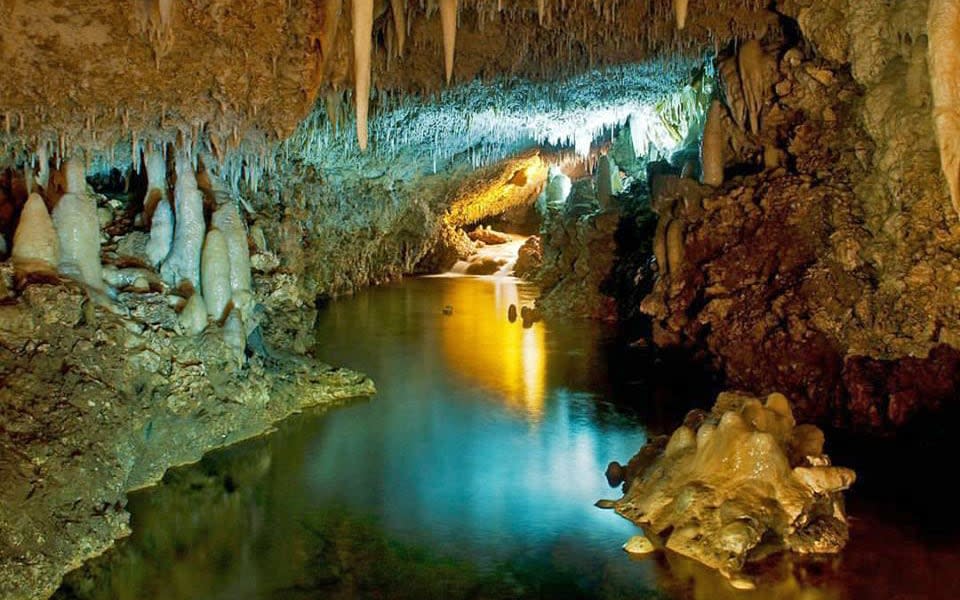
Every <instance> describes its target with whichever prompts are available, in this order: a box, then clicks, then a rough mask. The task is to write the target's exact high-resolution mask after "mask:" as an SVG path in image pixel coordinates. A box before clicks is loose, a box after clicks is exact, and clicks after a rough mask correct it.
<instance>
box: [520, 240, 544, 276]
mask: <svg viewBox="0 0 960 600" xmlns="http://www.w3.org/2000/svg"><path fill="white" fill-rule="evenodd" d="M542 264H543V249H542V248H541V246H540V237H539V236H536V235H534V236H530V237H529V238H527V241H526V242H524V243H523V245H522V246H520V251H519V253H518V254H517V264H516V265H515V266H514V267H513V274H514V275H516V276H517V277H521V278H523V279H529V278H531V277H532V276H534V275H535V274H536V272H537V270H538V269H539V268H540V266H541V265H542Z"/></svg>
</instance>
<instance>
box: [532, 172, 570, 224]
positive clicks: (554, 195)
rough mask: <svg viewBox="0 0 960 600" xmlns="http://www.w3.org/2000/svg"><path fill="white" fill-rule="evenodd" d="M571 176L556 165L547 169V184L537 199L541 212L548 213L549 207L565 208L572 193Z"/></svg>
mask: <svg viewBox="0 0 960 600" xmlns="http://www.w3.org/2000/svg"><path fill="white" fill-rule="evenodd" d="M572 185H573V184H572V183H571V181H570V178H569V177H567V176H566V175H564V174H563V173H562V172H561V171H560V169H558V168H557V167H556V166H555V165H551V166H550V168H549V169H548V170H547V185H546V186H545V187H544V189H543V193H542V194H541V195H540V198H538V199H537V208H538V210H539V211H540V212H541V214H546V212H547V209H550V208H563V206H564V205H565V204H566V202H567V197H568V196H569V195H570V188H571V187H572Z"/></svg>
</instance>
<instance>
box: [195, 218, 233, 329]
mask: <svg viewBox="0 0 960 600" xmlns="http://www.w3.org/2000/svg"><path fill="white" fill-rule="evenodd" d="M200 264H201V281H202V282H203V299H204V302H205V303H206V306H207V314H208V315H209V316H210V318H211V319H213V320H214V321H221V320H223V317H224V316H225V315H226V310H227V305H228V304H229V303H230V297H231V291H230V252H229V250H228V249H227V241H226V240H225V239H224V237H223V233H222V232H221V231H220V230H219V229H211V230H210V231H208V232H207V239H206V241H204V243H203V255H202V261H201V263H200Z"/></svg>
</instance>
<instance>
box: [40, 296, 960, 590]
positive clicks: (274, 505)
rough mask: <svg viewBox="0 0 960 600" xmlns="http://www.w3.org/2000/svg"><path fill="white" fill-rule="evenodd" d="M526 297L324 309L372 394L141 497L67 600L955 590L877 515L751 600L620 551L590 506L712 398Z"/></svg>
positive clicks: (416, 299) (936, 555)
mask: <svg viewBox="0 0 960 600" xmlns="http://www.w3.org/2000/svg"><path fill="white" fill-rule="evenodd" d="M535 293H536V290H535V289H533V288H532V287H529V286H526V285H524V284H518V282H516V281H515V280H513V279H510V278H425V279H414V280H408V281H406V282H404V283H402V284H398V285H392V286H385V287H382V288H377V289H371V290H367V291H364V292H362V293H360V294H358V295H357V296H355V297H352V298H348V299H344V300H340V301H336V302H333V303H331V304H330V305H329V306H328V307H327V308H326V309H324V311H323V312H322V314H321V318H320V322H319V326H318V328H317V352H316V353H317V356H318V357H319V358H320V359H321V360H323V361H325V362H329V363H333V364H339V365H344V366H348V367H351V368H355V369H358V370H362V371H364V372H366V373H368V374H369V375H370V376H372V377H373V378H374V380H375V381H376V382H377V386H378V390H379V393H378V395H377V396H376V397H375V398H373V399H361V400H358V401H357V402H356V403H354V404H352V405H350V406H347V407H346V408H341V409H337V410H334V411H332V412H329V413H327V414H324V415H311V414H305V415H301V416H298V417H295V418H293V419H290V420H288V421H287V422H286V423H284V424H282V425H281V426H280V427H279V429H278V431H277V432H276V433H274V434H272V435H270V436H266V437H263V438H259V439H256V440H252V441H249V442H245V443H242V444H239V445H236V446H234V447H231V448H227V449H224V450H220V451H217V452H214V453H211V454H210V455H208V456H207V457H206V458H204V460H203V461H201V462H200V463H199V464H197V465H194V466H191V467H187V468H181V469H176V470H173V471H171V472H170V473H169V474H168V475H167V476H166V477H165V480H164V482H163V483H162V484H161V485H159V486H157V487H155V488H152V489H150V490H146V491H143V492H139V493H136V494H134V495H133V496H132V497H131V501H130V507H129V508H130V510H131V513H132V515H133V518H132V526H133V530H134V533H133V535H132V536H131V538H130V539H128V540H125V541H123V542H121V543H119V544H118V545H117V547H116V548H115V549H114V550H112V551H111V552H110V553H108V554H107V555H105V556H104V557H102V558H100V559H97V560H95V561H92V562H91V563H90V564H88V565H87V566H86V567H84V568H83V569H81V570H80V571H78V572H76V573H74V574H72V575H71V576H69V577H68V579H67V582H66V583H65V585H64V587H63V588H62V589H61V590H60V592H58V597H59V598H91V599H92V598H120V599H127V598H130V599H133V598H163V599H171V600H174V599H234V598H237V599H245V598H251V599H287V598H290V599H300V598H303V599H306V598H411V599H414V598H491V599H494V598H497V599H499V598H558V599H559V598H677V599H681V598H684V599H686V598H696V599H701V598H702V599H715V598H716V599H723V598H735V597H736V598H764V599H767V598H771V599H772V598H778V599H788V600H789V599H797V600H801V599H802V600H819V599H838V600H839V599H850V600H853V599H860V598H934V597H952V596H951V594H952V590H956V589H960V588H958V587H957V586H958V584H960V582H958V581H957V580H958V575H957V574H956V571H957V567H958V566H960V560H958V558H960V554H958V552H957V551H956V547H957V545H956V544H955V543H953V542H949V543H938V542H931V541H927V540H925V539H924V538H922V536H921V534H920V533H917V532H915V531H913V530H910V529H909V528H906V527H904V526H902V525H900V524H898V523H896V522H893V523H891V522H890V521H889V520H888V519H887V517H885V516H882V517H877V516H874V515H875V513H876V511H874V510H873V508H872V506H873V505H872V504H871V503H870V502H866V503H861V505H860V506H861V508H862V513H863V514H862V516H860V517H857V518H856V519H855V520H854V522H853V525H852V527H853V539H854V541H853V543H851V545H850V546H849V548H848V550H847V552H845V553H844V555H843V556H841V557H839V558H832V559H829V560H821V561H805V562H801V563H790V562H788V561H784V560H780V561H777V562H775V563H772V564H770V565H765V566H764V567H763V569H762V570H761V571H759V572H758V573H757V574H756V575H757V577H758V578H759V579H758V580H759V587H758V590H757V591H755V592H737V591H735V590H733V589H732V588H730V587H729V586H728V585H727V584H726V583H725V582H723V580H722V579H720V578H719V577H718V576H716V575H714V574H713V573H711V572H709V571H707V570H705V569H702V568H700V567H699V566H697V565H696V564H693V563H691V562H690V561H687V560H684V559H682V558H680V557H677V556H672V555H666V556H664V555H660V556H656V557H653V558H650V559H647V560H632V559H631V558H629V557H628V556H627V555H625V554H624V553H623V552H622V551H621V550H620V546H621V544H622V543H623V542H624V541H625V540H626V539H627V538H629V537H630V536H632V535H635V534H636V533H638V530H637V528H635V527H634V526H633V525H632V524H630V523H629V522H627V521H625V520H623V519H622V518H620V517H618V516H617V515H615V514H614V513H613V512H611V511H602V510H599V509H597V508H594V507H593V503H594V501H595V500H597V499H598V498H610V497H616V496H617V494H616V490H611V489H610V488H609V487H607V485H606V482H605V480H604V478H603V470H604V468H605V466H606V464H607V463H608V462H609V461H610V460H620V461H622V462H625V461H626V460H627V459H628V458H629V457H630V456H631V455H632V454H633V453H634V452H636V451H637V450H638V449H639V448H640V447H641V446H642V445H643V443H644V442H645V440H646V439H647V436H648V435H654V434H659V433H662V432H664V431H668V430H670V429H672V428H673V427H675V426H676V424H677V423H678V422H679V420H680V419H681V418H682V415H683V413H684V412H685V410H686V409H687V408H689V407H690V406H691V405H692V404H694V403H700V404H709V400H710V398H711V394H712V390H710V389H708V386H707V385H706V384H701V383H700V382H699V379H698V377H697V376H696V373H695V372H693V371H689V370H687V369H685V368H684V367H682V366H676V365H673V366H671V365H666V364H661V363H656V362H654V360H653V359H652V358H651V357H650V356H649V355H647V354H645V352H644V351H643V350H642V349H633V350H631V349H627V348H625V347H624V346H623V345H622V344H621V342H620V341H619V340H618V339H617V337H616V332H615V331H612V330H610V329H606V328H604V327H603V326H601V325H599V324H597V323H589V322H554V323H550V324H549V325H547V324H543V323H536V324H534V325H533V326H532V327H529V328H524V327H523V326H522V325H521V323H520V321H519V320H518V321H517V322H514V323H511V322H510V321H509V320H508V319H507V307H508V306H509V305H510V304H517V305H518V306H519V305H525V304H530V303H532V299H533V296H534V294H535ZM447 307H449V308H447ZM445 308H447V310H446V311H445ZM446 313H450V314H446ZM885 514H886V513H884V515H885ZM940 592H942V595H940Z"/></svg>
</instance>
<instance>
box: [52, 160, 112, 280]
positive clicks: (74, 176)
mask: <svg viewBox="0 0 960 600" xmlns="http://www.w3.org/2000/svg"><path fill="white" fill-rule="evenodd" d="M65 170H66V177H67V188H66V189H67V193H66V194H64V195H63V196H62V197H61V198H60V200H59V201H58V202H57V205H56V206H55V207H54V209H53V226H54V227H55V228H56V230H57V236H58V238H59V243H60V244H59V245H60V263H59V267H58V268H59V270H60V272H61V273H63V274H64V275H66V276H68V277H72V278H74V279H76V280H78V281H82V282H83V283H85V284H87V285H89V286H90V287H91V288H95V289H100V288H102V287H103V275H102V272H101V264H100V227H99V220H98V218H97V203H96V201H95V200H94V199H93V197H91V196H90V194H89V193H87V190H86V186H87V184H86V181H85V180H84V173H83V163H82V162H80V161H79V160H70V161H67V163H66V169H65Z"/></svg>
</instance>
